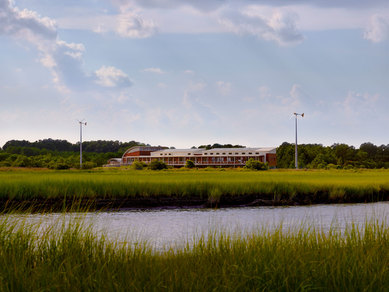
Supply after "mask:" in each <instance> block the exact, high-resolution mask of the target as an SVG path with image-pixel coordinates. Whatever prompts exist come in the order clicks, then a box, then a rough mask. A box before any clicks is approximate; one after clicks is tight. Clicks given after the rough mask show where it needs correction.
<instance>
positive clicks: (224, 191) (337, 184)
mask: <svg viewBox="0 0 389 292" xmlns="http://www.w3.org/2000/svg"><path fill="white" fill-rule="evenodd" d="M216 193H217V194H218V195H217V196H216V197H217V198H218V199H220V200H222V199H223V197H234V196H247V195H255V196H260V197H261V198H263V199H266V200H275V201H277V200H278V201H279V200H295V201H298V202H300V203H301V202H306V203H315V202H331V201H345V202H364V201H379V200H387V199H388V198H389V197H388V194H389V171H388V170H369V171H358V172H356V171H345V170H332V171H277V170H276V171H266V172H257V171H242V170H228V171H218V170H190V171H180V170H166V171H147V170H144V171H137V170H128V169H125V170H122V169H108V170H95V171H76V170H70V171H49V170H40V171H26V170H8V171H4V170H3V171H0V200H3V201H4V200H18V201H23V200H33V199H40V200H42V199H43V200H52V199H67V200H78V199H92V200H93V199H96V198H99V199H106V200H110V199H121V198H135V197H138V198H139V197H153V196H167V197H181V198H205V199H207V198H215V194H216ZM304 200H305V201H304Z"/></svg>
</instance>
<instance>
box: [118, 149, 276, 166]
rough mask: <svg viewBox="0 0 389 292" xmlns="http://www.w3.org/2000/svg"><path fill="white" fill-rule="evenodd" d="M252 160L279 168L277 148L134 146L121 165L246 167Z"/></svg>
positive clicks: (127, 152) (124, 155)
mask: <svg viewBox="0 0 389 292" xmlns="http://www.w3.org/2000/svg"><path fill="white" fill-rule="evenodd" d="M250 158H253V159H254V160H257V161H261V162H265V163H268V165H269V167H272V168H274V167H276V166H277V156H276V148H273V147H267V148H214V149H209V150H206V149H201V148H200V149H167V148H166V147H150V146H134V147H131V148H130V149H128V150H127V151H126V152H125V153H124V154H123V156H122V159H121V165H131V164H132V163H134V161H141V162H144V163H146V164H148V163H150V162H151V161H153V160H160V161H163V162H164V163H166V164H167V165H169V166H173V167H182V166H184V165H185V163H186V161H187V160H192V161H193V162H194V163H195V165H196V167H207V166H219V167H240V166H244V165H245V164H246V162H247V160H249V159H250Z"/></svg>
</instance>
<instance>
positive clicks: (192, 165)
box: [185, 160, 195, 168]
mask: <svg viewBox="0 0 389 292" xmlns="http://www.w3.org/2000/svg"><path fill="white" fill-rule="evenodd" d="M185 167H186V168H194V167H195V163H194V162H193V161H192V160H187V161H186V162H185Z"/></svg>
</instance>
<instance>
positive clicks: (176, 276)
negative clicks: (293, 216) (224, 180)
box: [0, 215, 389, 291]
mask: <svg viewBox="0 0 389 292" xmlns="http://www.w3.org/2000/svg"><path fill="white" fill-rule="evenodd" d="M9 216H10V215H3V216H2V217H1V218H0V291H256V290H259V291H312V290H315V291H316V290H318V291H387V290H386V289H387V287H389V227H388V226H387V224H385V223H382V222H384V221H378V220H376V221H370V222H366V223H365V224H364V226H356V225H352V224H351V225H349V226H348V227H347V228H346V230H345V231H339V230H336V229H333V230H330V231H329V232H328V231H325V232H324V231H320V230H314V229H313V228H306V226H305V227H304V228H303V227H300V228H298V229H296V230H289V231H285V230H283V229H282V227H280V228H278V229H276V230H273V231H270V230H266V229H263V230H259V231H258V232H257V233H256V234H249V235H234V234H232V235H231V234H227V233H223V232H220V233H212V234H208V235H207V236H203V237H201V238H199V239H197V240H196V241H195V243H193V244H188V245H187V246H186V247H185V248H182V249H170V250H165V251H160V252H157V251H153V250H152V249H151V248H150V247H148V246H147V244H146V243H140V244H139V245H136V246H130V245H126V244H123V243H119V242H115V241H111V240H108V239H107V238H106V237H105V235H104V234H100V235H96V234H95V233H94V232H92V231H91V229H90V226H89V225H88V224H86V223H85V222H84V221H82V220H81V221H76V220H73V221H72V220H71V221H70V222H68V223H67V224H64V223H61V222H62V221H58V222H57V223H56V224H54V226H46V227H45V228H42V226H41V224H39V223H38V224H32V225H31V224H29V223H28V222H18V221H13V220H10V217H9Z"/></svg>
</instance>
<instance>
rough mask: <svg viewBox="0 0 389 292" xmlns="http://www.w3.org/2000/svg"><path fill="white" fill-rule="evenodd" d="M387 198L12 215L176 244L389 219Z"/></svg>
mask: <svg viewBox="0 0 389 292" xmlns="http://www.w3.org/2000/svg"><path fill="white" fill-rule="evenodd" d="M388 214H389V202H381V203H370V204H337V205H313V206H298V207H252V208H247V207H245V208H226V209H165V210H147V211H123V212H96V213H87V214H79V213H71V214H66V215H63V214H46V215H42V214H33V215H13V216H14V218H15V219H17V220H20V219H21V218H24V219H26V220H27V221H28V222H39V223H40V224H41V225H42V226H43V227H42V228H45V227H44V226H50V224H52V223H53V222H57V223H58V222H63V221H65V222H67V221H69V220H70V219H75V220H78V219H79V218H81V219H82V220H83V222H86V223H87V224H89V225H88V226H90V227H91V228H92V229H93V231H94V232H97V233H105V234H106V235H108V237H109V238H110V239H114V240H118V241H120V242H129V243H132V244H134V243H137V242H140V241H146V242H148V244H150V245H151V246H153V247H154V248H156V249H162V248H168V247H180V246H183V245H184V244H185V243H186V242H192V241H193V240H195V239H196V238H198V237H199V236H200V235H202V234H208V233H209V232H218V231H223V232H227V233H238V234H245V233H253V232H256V231H258V230H259V229H261V228H267V229H273V228H277V227H279V226H280V225H281V224H282V228H283V229H285V230H288V229H289V228H291V229H293V228H296V227H297V228H298V227H301V226H304V227H306V226H310V227H315V228H316V229H317V230H319V229H321V230H323V229H324V230H328V229H329V228H336V229H344V228H345V226H346V225H347V224H350V223H351V222H353V223H355V224H360V225H362V224H363V223H364V222H366V220H370V219H378V220H380V221H385V222H386V223H388V224H389V216H388Z"/></svg>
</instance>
